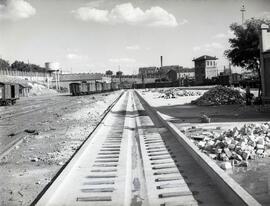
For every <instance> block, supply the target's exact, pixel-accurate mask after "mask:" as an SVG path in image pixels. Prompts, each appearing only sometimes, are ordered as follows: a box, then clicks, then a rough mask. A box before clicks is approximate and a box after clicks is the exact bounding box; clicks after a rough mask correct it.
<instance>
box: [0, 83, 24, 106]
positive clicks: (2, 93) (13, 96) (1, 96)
mask: <svg viewBox="0 0 270 206" xmlns="http://www.w3.org/2000/svg"><path fill="white" fill-rule="evenodd" d="M19 94H20V92H19V85H18V84H14V83H1V82H0V105H13V104H15V103H16V100H17V99H19Z"/></svg>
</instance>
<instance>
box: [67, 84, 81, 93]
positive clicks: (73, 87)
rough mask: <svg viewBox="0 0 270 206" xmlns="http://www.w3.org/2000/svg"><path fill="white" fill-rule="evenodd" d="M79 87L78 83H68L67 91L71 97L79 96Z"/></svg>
mask: <svg viewBox="0 0 270 206" xmlns="http://www.w3.org/2000/svg"><path fill="white" fill-rule="evenodd" d="M80 85H81V84H80V83H70V84H69V90H70V93H71V94H72V95H73V96H77V95H80V94H81V86H80Z"/></svg>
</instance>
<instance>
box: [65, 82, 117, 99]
mask: <svg viewBox="0 0 270 206" xmlns="http://www.w3.org/2000/svg"><path fill="white" fill-rule="evenodd" d="M118 89H119V84H118V83H116V82H111V83H107V82H98V81H95V82H76V83H70V84H69V90H70V93H71V94H72V95H73V96H79V95H87V94H95V93H101V92H109V91H114V90H118Z"/></svg>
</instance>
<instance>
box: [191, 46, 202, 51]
mask: <svg viewBox="0 0 270 206" xmlns="http://www.w3.org/2000/svg"><path fill="white" fill-rule="evenodd" d="M200 50H201V47H199V46H195V47H193V51H200Z"/></svg>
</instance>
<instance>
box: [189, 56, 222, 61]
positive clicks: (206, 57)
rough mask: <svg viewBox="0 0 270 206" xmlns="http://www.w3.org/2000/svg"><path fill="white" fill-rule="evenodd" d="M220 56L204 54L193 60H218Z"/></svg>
mask: <svg viewBox="0 0 270 206" xmlns="http://www.w3.org/2000/svg"><path fill="white" fill-rule="evenodd" d="M217 59H218V58H217V57H212V56H208V55H203V56H200V57H198V58H196V59H193V60H192V61H202V60H217Z"/></svg>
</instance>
